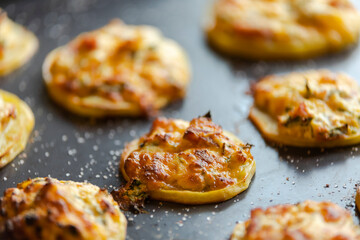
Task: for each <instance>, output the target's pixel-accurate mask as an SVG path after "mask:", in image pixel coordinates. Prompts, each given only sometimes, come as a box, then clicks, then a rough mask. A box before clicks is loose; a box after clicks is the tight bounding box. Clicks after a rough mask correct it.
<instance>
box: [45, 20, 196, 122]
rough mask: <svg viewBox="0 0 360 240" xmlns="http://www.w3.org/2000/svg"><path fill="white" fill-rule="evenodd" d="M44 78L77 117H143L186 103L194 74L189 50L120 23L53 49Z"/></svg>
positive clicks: (153, 32) (155, 31)
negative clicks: (171, 105)
mask: <svg viewBox="0 0 360 240" xmlns="http://www.w3.org/2000/svg"><path fill="white" fill-rule="evenodd" d="M43 77H44V80H45V83H46V86H47V89H48V92H49V94H50V96H51V97H52V98H53V99H54V100H55V101H56V102H57V103H58V104H60V105H62V106H63V107H65V108H66V109H68V110H70V111H72V112H74V113H77V114H80V115H85V116H92V117H103V116H110V115H124V116H139V115H151V114H153V113H154V112H156V110H158V109H160V108H162V107H164V106H165V105H167V104H169V103H170V102H173V101H176V100H179V99H182V98H183V97H184V96H185V94H186V88H187V85H188V83H189V80H190V69H189V65H188V61H187V57H186V55H185V53H184V51H183V49H182V48H181V47H180V46H179V45H178V44H177V43H175V42H174V41H172V40H170V39H167V38H165V37H163V36H162V35H161V32H160V31H159V30H158V29H156V28H154V27H151V26H132V25H126V24H124V23H123V22H121V21H120V20H118V19H115V20H113V21H111V22H110V23H109V24H108V25H106V26H104V27H102V28H100V29H97V30H94V31H92V32H87V33H83V34H80V35H79V36H78V37H76V38H75V39H74V40H73V41H71V42H70V43H68V44H67V45H65V46H62V47H59V48H57V49H55V50H53V51H52V52H51V53H50V54H49V55H48V56H47V57H46V59H45V62H44V64H43Z"/></svg>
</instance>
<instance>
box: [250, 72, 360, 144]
mask: <svg viewBox="0 0 360 240" xmlns="http://www.w3.org/2000/svg"><path fill="white" fill-rule="evenodd" d="M253 94H254V106H253V107H252V108H251V110H250V116H249V117H250V119H251V120H252V121H253V122H254V124H255V125H256V126H257V127H258V129H259V130H260V132H261V133H262V135H263V136H264V137H265V138H267V139H268V140H270V141H274V142H277V143H280V144H285V145H290V146H298V147H336V146H345V145H353V144H358V143H359V142H360V88H359V86H358V84H357V82H356V81H355V80H354V79H352V78H350V77H349V76H347V75H345V74H342V73H332V72H330V71H327V70H319V71H309V72H302V73H296V72H295V73H290V74H287V75H282V76H267V77H265V78H263V79H262V80H260V81H259V82H258V83H256V84H255V85H254V87H253Z"/></svg>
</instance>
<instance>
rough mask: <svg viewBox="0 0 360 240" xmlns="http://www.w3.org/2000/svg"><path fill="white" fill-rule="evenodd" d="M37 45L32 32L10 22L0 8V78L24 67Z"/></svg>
mask: <svg viewBox="0 0 360 240" xmlns="http://www.w3.org/2000/svg"><path fill="white" fill-rule="evenodd" d="M38 45H39V42H38V40H37V38H36V36H35V35H34V34H33V33H32V32H30V31H28V30H26V29H25V28H24V27H23V26H21V25H19V24H17V23H15V22H13V21H12V20H10V19H9V18H8V17H7V15H6V13H5V12H4V11H3V10H2V9H1V8H0V76H2V75H6V74H8V73H10V72H12V71H13V70H15V69H16V68H19V67H21V66H22V65H24V64H25V63H26V62H27V61H28V60H30V58H31V57H32V56H33V55H34V54H35V52H36V50H37V49H38Z"/></svg>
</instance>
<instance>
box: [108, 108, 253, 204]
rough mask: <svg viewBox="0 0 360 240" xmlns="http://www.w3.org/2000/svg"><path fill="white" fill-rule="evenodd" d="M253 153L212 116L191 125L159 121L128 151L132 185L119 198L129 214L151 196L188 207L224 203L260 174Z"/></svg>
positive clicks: (126, 171)
mask: <svg viewBox="0 0 360 240" xmlns="http://www.w3.org/2000/svg"><path fill="white" fill-rule="evenodd" d="M250 148H251V145H249V144H244V143H242V142H241V141H240V140H239V139H238V138H237V137H235V136H234V135H232V134H231V133H229V132H226V131H223V129H222V128H221V127H220V126H219V125H216V124H215V123H213V122H212V120H211V117H210V115H209V114H207V115H206V116H204V117H198V118H195V119H193V120H192V121H191V122H187V121H183V120H179V119H167V118H158V119H156V120H155V121H154V123H153V125H152V128H151V130H150V132H149V133H147V134H146V135H144V136H143V137H141V138H139V139H136V140H134V141H132V142H131V143H129V144H128V145H127V146H126V147H125V150H124V152H123V153H122V156H121V160H120V171H121V173H122V176H123V177H124V178H125V180H126V181H127V182H128V183H127V185H126V186H125V187H124V188H122V189H120V190H119V191H118V192H116V193H115V194H114V196H115V197H116V195H120V196H121V198H120V206H121V207H122V208H124V209H128V208H129V206H130V207H131V206H135V207H136V206H139V205H141V203H142V201H143V200H144V199H145V198H146V197H147V196H149V197H151V198H153V199H157V200H164V201H170V202H177V203H183V204H205V203H213V202H221V201H225V200H227V199H230V198H232V197H234V196H236V195H237V194H239V193H240V192H242V191H244V190H246V189H247V188H248V186H249V184H250V181H251V178H252V177H253V175H254V173H255V161H254V160H253V157H252V155H251V153H250ZM126 199H127V200H129V201H128V202H126Z"/></svg>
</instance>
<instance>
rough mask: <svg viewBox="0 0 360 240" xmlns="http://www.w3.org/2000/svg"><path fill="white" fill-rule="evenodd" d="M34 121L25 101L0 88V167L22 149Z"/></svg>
mask: <svg viewBox="0 0 360 240" xmlns="http://www.w3.org/2000/svg"><path fill="white" fill-rule="evenodd" d="M34 123H35V120H34V115H33V113H32V111H31V109H30V108H29V106H28V105H27V104H26V103H25V102H23V101H22V100H20V99H19V98H18V97H17V96H15V95H13V94H11V93H9V92H6V91H3V90H0V168H2V167H4V166H5V165H6V164H8V163H10V162H11V161H12V160H13V159H14V158H15V157H16V156H17V155H18V154H19V153H20V152H21V151H22V150H24V148H25V147H26V144H27V142H28V139H29V135H30V133H31V131H32V130H33V128H34Z"/></svg>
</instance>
